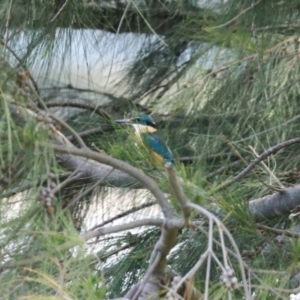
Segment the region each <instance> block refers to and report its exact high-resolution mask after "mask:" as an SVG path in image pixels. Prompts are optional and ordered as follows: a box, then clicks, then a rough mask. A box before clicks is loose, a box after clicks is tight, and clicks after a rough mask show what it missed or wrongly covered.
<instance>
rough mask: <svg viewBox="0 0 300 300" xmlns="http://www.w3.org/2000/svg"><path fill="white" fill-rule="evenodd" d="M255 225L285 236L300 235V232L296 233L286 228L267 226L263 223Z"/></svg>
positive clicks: (295, 236)
mask: <svg viewBox="0 0 300 300" xmlns="http://www.w3.org/2000/svg"><path fill="white" fill-rule="evenodd" d="M256 225H257V227H258V228H259V229H263V230H268V231H271V232H274V233H277V234H283V235H286V236H288V237H291V238H299V237H300V233H297V232H291V231H288V230H283V229H278V228H272V227H269V226H266V225H263V224H256Z"/></svg>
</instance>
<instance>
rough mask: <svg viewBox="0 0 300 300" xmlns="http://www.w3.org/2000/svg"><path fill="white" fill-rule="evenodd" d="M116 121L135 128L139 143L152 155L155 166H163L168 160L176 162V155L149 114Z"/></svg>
mask: <svg viewBox="0 0 300 300" xmlns="http://www.w3.org/2000/svg"><path fill="white" fill-rule="evenodd" d="M116 122H117V123H118V124H128V125H131V126H132V127H133V128H134V130H135V135H136V137H137V139H138V141H139V143H140V144H142V145H143V146H144V149H145V150H146V151H148V153H149V154H150V155H151V158H152V160H153V163H154V165H155V166H158V167H162V166H163V165H164V163H166V162H170V163H172V164H174V156H173V154H172V152H171V150H170V148H169V147H168V146H167V145H166V143H165V142H164V141H163V139H162V138H161V137H160V136H159V135H158V134H157V127H156V124H155V122H154V121H153V119H152V118H151V117H150V116H149V115H145V114H143V115H138V116H136V117H133V118H130V119H123V120H116Z"/></svg>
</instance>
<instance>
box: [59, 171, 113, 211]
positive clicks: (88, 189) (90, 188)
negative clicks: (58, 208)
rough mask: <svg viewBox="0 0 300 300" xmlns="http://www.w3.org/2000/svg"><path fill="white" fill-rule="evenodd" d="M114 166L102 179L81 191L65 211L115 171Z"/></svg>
mask: <svg viewBox="0 0 300 300" xmlns="http://www.w3.org/2000/svg"><path fill="white" fill-rule="evenodd" d="M113 170H114V168H111V170H109V171H108V172H107V173H106V174H105V175H104V176H103V178H101V179H100V180H98V181H97V182H96V183H95V184H93V185H92V186H91V187H89V188H87V189H86V190H85V191H84V192H83V193H81V194H80V195H79V196H77V197H76V198H75V199H73V200H72V201H71V202H70V203H68V205H67V206H66V207H65V208H64V210H63V211H64V212H65V211H67V210H68V209H69V208H70V207H71V206H73V205H74V204H76V203H77V202H78V201H80V199H82V198H83V197H84V196H85V195H87V194H88V193H89V192H90V191H92V190H93V189H94V188H96V187H97V186H98V185H99V184H100V183H101V182H102V181H103V180H105V178H106V177H107V176H109V174H111V173H112V172H113Z"/></svg>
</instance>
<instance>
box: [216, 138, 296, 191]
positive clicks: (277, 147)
mask: <svg viewBox="0 0 300 300" xmlns="http://www.w3.org/2000/svg"><path fill="white" fill-rule="evenodd" d="M299 142H300V137H297V138H294V139H290V140H287V141H285V142H283V143H280V144H277V145H275V146H273V147H271V148H269V149H267V150H266V151H264V152H263V153H262V154H261V155H259V156H258V157H257V158H255V159H254V160H252V162H251V163H250V164H249V165H248V166H247V167H246V168H245V169H244V170H243V171H242V172H240V173H239V174H238V175H236V176H235V177H233V178H232V179H230V180H228V181H227V182H225V183H223V184H221V185H220V186H219V187H217V189H216V190H214V192H216V191H219V190H221V189H224V188H226V187H229V186H230V185H232V184H233V183H234V182H236V181H238V180H239V179H241V178H242V177H244V176H245V175H247V174H248V173H249V172H250V171H251V170H252V169H253V168H254V167H255V166H256V165H257V164H259V163H260V162H261V161H263V160H264V159H265V158H266V157H268V156H270V155H271V154H273V153H276V152H278V151H279V150H281V149H283V148H285V147H289V146H291V145H293V144H296V143H299Z"/></svg>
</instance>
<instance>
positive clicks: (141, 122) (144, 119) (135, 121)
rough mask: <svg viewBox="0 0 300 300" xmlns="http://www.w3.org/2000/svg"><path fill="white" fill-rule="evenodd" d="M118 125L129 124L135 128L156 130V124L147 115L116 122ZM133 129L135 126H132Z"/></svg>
mask: <svg viewBox="0 0 300 300" xmlns="http://www.w3.org/2000/svg"><path fill="white" fill-rule="evenodd" d="M116 122H117V123H118V124H130V125H136V126H147V127H151V128H153V129H156V124H155V122H154V121H153V119H152V118H151V117H150V116H149V115H145V114H142V115H138V116H136V117H133V118H130V119H122V120H116ZM134 127H135V126H134Z"/></svg>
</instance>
